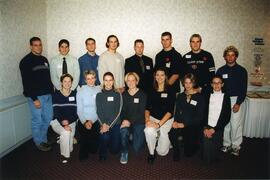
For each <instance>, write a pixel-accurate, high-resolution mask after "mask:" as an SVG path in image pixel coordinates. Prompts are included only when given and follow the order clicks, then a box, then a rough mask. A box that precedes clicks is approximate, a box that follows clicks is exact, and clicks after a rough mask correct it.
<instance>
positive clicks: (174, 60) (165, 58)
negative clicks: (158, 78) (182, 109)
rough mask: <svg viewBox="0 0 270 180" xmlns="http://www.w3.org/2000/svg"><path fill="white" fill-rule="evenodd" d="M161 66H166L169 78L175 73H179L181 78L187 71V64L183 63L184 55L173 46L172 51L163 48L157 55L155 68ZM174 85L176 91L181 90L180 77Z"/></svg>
mask: <svg viewBox="0 0 270 180" xmlns="http://www.w3.org/2000/svg"><path fill="white" fill-rule="evenodd" d="M159 67H163V68H166V70H167V73H168V78H170V77H171V76H172V75H174V74H177V75H179V76H180V79H181V78H182V77H183V76H184V73H185V70H184V69H185V66H184V64H183V60H182V55H181V54H180V53H179V52H177V51H176V50H175V49H174V48H172V49H171V50H170V51H164V50H162V51H160V52H159V53H158V54H157V55H156V64H155V69H157V68H159ZM172 87H173V89H174V91H175V92H180V81H179V79H178V80H176V81H175V83H174V84H173V85H172Z"/></svg>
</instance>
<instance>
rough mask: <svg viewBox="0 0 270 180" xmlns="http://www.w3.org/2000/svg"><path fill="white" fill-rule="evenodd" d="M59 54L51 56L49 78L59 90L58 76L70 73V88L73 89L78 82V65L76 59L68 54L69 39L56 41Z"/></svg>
mask: <svg viewBox="0 0 270 180" xmlns="http://www.w3.org/2000/svg"><path fill="white" fill-rule="evenodd" d="M58 49H59V55H57V56H55V57H54V58H52V62H51V63H52V65H51V78H52V83H53V85H54V87H55V89H57V90H60V89H61V84H60V77H61V76H62V75H63V74H67V73H68V74H70V75H71V76H72V77H73V83H72V87H71V89H72V90H75V89H76V87H77V86H78V83H79V77H80V67H79V63H78V60H77V59H76V58H75V57H73V56H71V55H70V54H69V41H68V40H66V39H61V40H60V41H59V43H58Z"/></svg>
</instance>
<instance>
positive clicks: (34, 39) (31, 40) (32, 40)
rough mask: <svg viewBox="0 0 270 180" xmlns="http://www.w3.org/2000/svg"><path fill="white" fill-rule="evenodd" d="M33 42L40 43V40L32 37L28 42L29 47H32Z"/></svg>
mask: <svg viewBox="0 0 270 180" xmlns="http://www.w3.org/2000/svg"><path fill="white" fill-rule="evenodd" d="M34 41H41V39H40V38H39V37H32V38H31V39H30V40H29V43H30V46H32V45H33V42H34Z"/></svg>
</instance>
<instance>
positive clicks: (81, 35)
mask: <svg viewBox="0 0 270 180" xmlns="http://www.w3.org/2000/svg"><path fill="white" fill-rule="evenodd" d="M269 7H270V1H269V0H234V1H229V0H219V1H215V0H166V1H164V0H117V1H112V0H102V1H99V0H38V1H37V0H0V10H1V11H0V13H1V14H0V37H1V42H0V58H1V60H0V84H1V91H0V100H1V99H3V98H6V97H11V96H15V95H19V94H21V93H22V85H21V79H20V74H19V71H18V63H19V61H20V59H21V58H22V57H23V56H24V55H25V54H26V53H28V52H29V49H28V41H29V38H30V37H31V36H40V37H41V38H42V40H43V44H44V51H45V52H44V54H45V55H48V58H49V59H51V58H52V57H53V56H54V55H56V54H57V53H58V51H57V43H58V41H59V40H60V39H62V38H67V39H68V40H70V42H71V54H73V55H75V56H77V57H79V56H81V55H82V54H83V53H84V52H85V49H84V40H85V39H86V38H87V37H89V36H91V37H94V38H95V39H96V40H97V52H98V54H101V53H102V52H103V51H105V41H106V38H107V36H108V35H110V34H116V35H117V36H118V37H119V40H120V48H119V52H120V53H122V54H123V55H124V57H128V56H130V55H132V54H133V42H134V40H135V39H136V38H142V39H143V40H144V41H145V54H146V55H149V56H150V57H152V58H154V56H155V54H156V53H157V52H158V51H159V50H160V49H161V45H160V34H161V33H162V32H163V31H170V32H172V34H173V39H174V46H175V48H176V49H177V50H178V51H179V52H180V53H182V54H184V53H186V52H187V51H189V43H188V41H189V37H190V35H191V34H193V33H200V34H201V35H202V38H203V44H202V48H204V49H205V50H208V51H210V52H212V54H213V56H214V58H215V61H216V66H217V67H219V66H221V65H223V64H224V61H223V58H222V53H223V50H224V48H225V47H226V46H228V45H231V44H233V45H235V46H237V47H238V48H239V51H240V57H239V63H240V64H242V65H244V66H245V67H246V68H247V69H248V70H251V69H252V67H253V60H254V58H253V48H254V45H253V43H252V40H253V38H254V37H263V38H264V40H265V44H266V45H265V46H264V47H263V49H264V57H263V61H264V62H263V65H264V66H267V67H265V68H264V69H266V71H268V72H269V71H270V67H269V66H270V63H269V60H270V55H269V54H270V44H269V42H270V23H269V22H270V13H269ZM269 78H270V75H268V81H269ZM269 83H270V82H269Z"/></svg>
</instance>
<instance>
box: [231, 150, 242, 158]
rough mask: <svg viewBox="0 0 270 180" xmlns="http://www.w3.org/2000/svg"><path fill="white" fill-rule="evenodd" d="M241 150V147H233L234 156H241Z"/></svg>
mask: <svg viewBox="0 0 270 180" xmlns="http://www.w3.org/2000/svg"><path fill="white" fill-rule="evenodd" d="M239 151H240V149H237V148H232V151H231V154H232V155H234V156H239Z"/></svg>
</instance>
